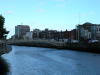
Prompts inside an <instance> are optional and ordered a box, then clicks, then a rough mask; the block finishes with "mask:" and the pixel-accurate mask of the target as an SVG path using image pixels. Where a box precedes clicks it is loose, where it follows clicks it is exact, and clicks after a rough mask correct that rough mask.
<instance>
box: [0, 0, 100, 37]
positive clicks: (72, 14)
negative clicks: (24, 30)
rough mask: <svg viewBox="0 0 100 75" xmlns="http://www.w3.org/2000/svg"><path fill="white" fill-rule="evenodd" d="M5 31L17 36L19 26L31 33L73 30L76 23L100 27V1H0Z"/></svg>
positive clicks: (0, 12) (0, 11)
mask: <svg viewBox="0 0 100 75" xmlns="http://www.w3.org/2000/svg"><path fill="white" fill-rule="evenodd" d="M0 14H2V15H3V16H4V17H5V28H6V29H7V30H8V31H10V33H9V35H8V37H10V36H12V35H14V33H15V26H16V25H20V24H22V25H29V26H30V27H31V30H33V29H35V28H38V29H40V30H44V29H45V28H48V29H53V30H59V31H61V30H63V31H64V30H66V29H67V30H71V29H74V28H75V27H76V25H77V24H83V23H85V22H91V23H96V24H100V0H0Z"/></svg>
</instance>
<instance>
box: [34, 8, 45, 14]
mask: <svg viewBox="0 0 100 75" xmlns="http://www.w3.org/2000/svg"><path fill="white" fill-rule="evenodd" d="M36 11H37V12H40V13H41V12H45V10H44V9H42V8H39V9H37V10H36Z"/></svg>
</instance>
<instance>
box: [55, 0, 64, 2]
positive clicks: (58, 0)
mask: <svg viewBox="0 0 100 75" xmlns="http://www.w3.org/2000/svg"><path fill="white" fill-rule="evenodd" d="M53 1H57V2H64V1H65V0H53Z"/></svg>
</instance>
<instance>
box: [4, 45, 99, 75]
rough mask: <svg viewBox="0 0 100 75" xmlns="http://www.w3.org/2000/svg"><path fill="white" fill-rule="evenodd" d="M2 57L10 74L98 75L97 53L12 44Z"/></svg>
mask: <svg viewBox="0 0 100 75" xmlns="http://www.w3.org/2000/svg"><path fill="white" fill-rule="evenodd" d="M3 57H4V58H5V59H6V60H7V62H8V63H9V64H10V71H11V75H100V55H99V54H93V53H85V52H77V51H70V50H57V49H50V48H39V47H24V46H12V51H11V52H10V53H8V54H4V55H3Z"/></svg>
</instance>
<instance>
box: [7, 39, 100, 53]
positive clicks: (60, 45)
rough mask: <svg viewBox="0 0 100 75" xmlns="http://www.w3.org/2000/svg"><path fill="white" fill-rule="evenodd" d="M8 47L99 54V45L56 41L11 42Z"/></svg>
mask: <svg viewBox="0 0 100 75" xmlns="http://www.w3.org/2000/svg"><path fill="white" fill-rule="evenodd" d="M9 45H17V46H31V47H45V48H56V49H64V50H66V49H68V50H76V51H84V52H92V53H100V46H99V45H100V43H90V44H89V43H88V44H87V43H65V42H58V41H48V40H31V41H29V40H27V41H25V40H24V41H23V40H20V41H18V40H17V41H13V42H10V43H9Z"/></svg>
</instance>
